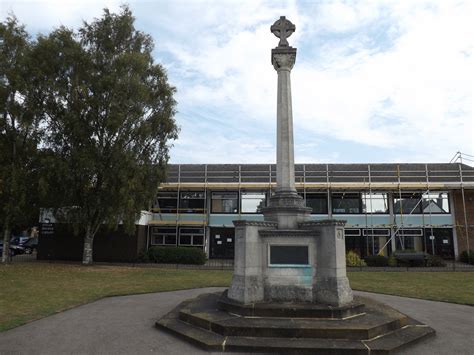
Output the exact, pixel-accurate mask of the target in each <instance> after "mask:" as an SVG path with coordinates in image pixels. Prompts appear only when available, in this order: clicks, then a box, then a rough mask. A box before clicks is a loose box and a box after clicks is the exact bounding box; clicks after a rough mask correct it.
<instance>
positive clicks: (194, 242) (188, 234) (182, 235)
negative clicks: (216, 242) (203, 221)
mask: <svg viewBox="0 0 474 355" xmlns="http://www.w3.org/2000/svg"><path fill="white" fill-rule="evenodd" d="M179 245H184V246H188V245H189V246H203V245H204V228H180V229H179Z"/></svg>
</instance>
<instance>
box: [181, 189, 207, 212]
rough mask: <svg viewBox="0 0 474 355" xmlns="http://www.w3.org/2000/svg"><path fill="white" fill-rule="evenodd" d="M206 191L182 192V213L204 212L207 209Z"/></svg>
mask: <svg viewBox="0 0 474 355" xmlns="http://www.w3.org/2000/svg"><path fill="white" fill-rule="evenodd" d="M205 204H206V199H205V194H204V191H186V192H181V195H180V199H179V210H180V212H182V213H204V211H205Z"/></svg>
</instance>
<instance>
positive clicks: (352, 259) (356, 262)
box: [346, 250, 367, 266]
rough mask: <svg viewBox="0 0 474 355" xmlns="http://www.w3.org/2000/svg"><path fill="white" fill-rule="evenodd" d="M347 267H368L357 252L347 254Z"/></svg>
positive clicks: (350, 251)
mask: <svg viewBox="0 0 474 355" xmlns="http://www.w3.org/2000/svg"><path fill="white" fill-rule="evenodd" d="M346 266H367V264H366V263H365V261H364V260H362V259H361V258H360V256H359V254H357V253H356V252H355V251H353V250H349V251H348V252H347V254H346Z"/></svg>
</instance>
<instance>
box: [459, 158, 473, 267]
mask: <svg viewBox="0 0 474 355" xmlns="http://www.w3.org/2000/svg"><path fill="white" fill-rule="evenodd" d="M458 166H459V177H460V180H461V196H462V208H463V212H464V229H465V231H466V246H467V262H468V263H470V262H471V253H470V252H469V251H470V250H471V249H470V247H469V225H468V224H467V210H466V198H465V195H464V183H463V176H462V157H461V163H459V165H458Z"/></svg>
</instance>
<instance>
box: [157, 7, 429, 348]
mask: <svg viewBox="0 0 474 355" xmlns="http://www.w3.org/2000/svg"><path fill="white" fill-rule="evenodd" d="M294 30H295V26H294V25H293V24H292V23H291V22H290V21H288V20H287V19H286V18H285V17H284V16H282V17H280V19H279V20H277V21H276V22H275V23H274V24H273V26H271V31H272V32H273V33H274V34H275V35H276V36H277V37H279V38H280V42H279V45H278V47H276V48H274V49H273V50H272V65H273V67H274V68H275V70H276V71H277V74H278V86H277V88H278V90H277V154H276V160H277V179H276V187H275V189H274V194H273V195H272V196H271V197H270V199H269V204H268V206H267V207H264V208H263V209H262V213H263V215H264V221H243V220H239V221H234V226H235V259H234V274H233V278H232V283H231V286H230V287H229V289H228V290H227V291H226V292H224V293H223V294H205V295H202V296H200V297H198V298H196V299H193V300H189V301H186V302H183V303H182V304H181V305H179V306H178V307H177V308H175V309H174V310H173V311H172V312H170V313H169V314H167V315H166V316H165V317H163V318H162V319H160V320H159V321H158V322H157V323H156V325H157V327H159V328H162V329H165V330H167V331H170V332H172V333H173V334H176V335H179V336H181V337H183V338H185V339H187V340H189V341H191V342H194V343H195V344H197V345H199V346H201V347H203V348H205V349H207V350H217V351H263V352H278V353H282V352H301V351H303V352H305V353H311V354H343V353H344V354H388V353H391V352H392V351H398V350H400V349H401V348H403V347H405V346H407V345H409V344H412V343H415V342H417V341H419V340H420V339H423V338H425V337H427V336H431V335H434V330H433V329H431V328H430V327H427V326H425V325H423V324H421V323H419V322H417V321H415V320H414V319H411V318H409V317H407V316H406V315H404V314H402V313H400V312H398V311H396V310H394V309H392V308H390V307H388V306H386V305H384V304H380V303H378V302H375V301H373V300H370V299H366V298H364V299H362V298H360V297H359V298H356V299H354V296H353V294H352V289H351V287H350V284H349V280H348V278H347V275H346V249H345V241H344V225H345V222H344V221H339V220H324V221H311V220H310V219H309V217H310V213H311V208H308V207H306V206H305V202H304V200H303V198H302V197H301V196H299V195H298V194H297V192H296V189H295V167H294V142H293V114H292V106H291V77H290V74H291V70H292V68H293V66H294V64H295V60H296V49H295V48H292V47H290V46H289V44H288V41H287V37H289V36H290V35H291V33H293V32H294Z"/></svg>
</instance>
